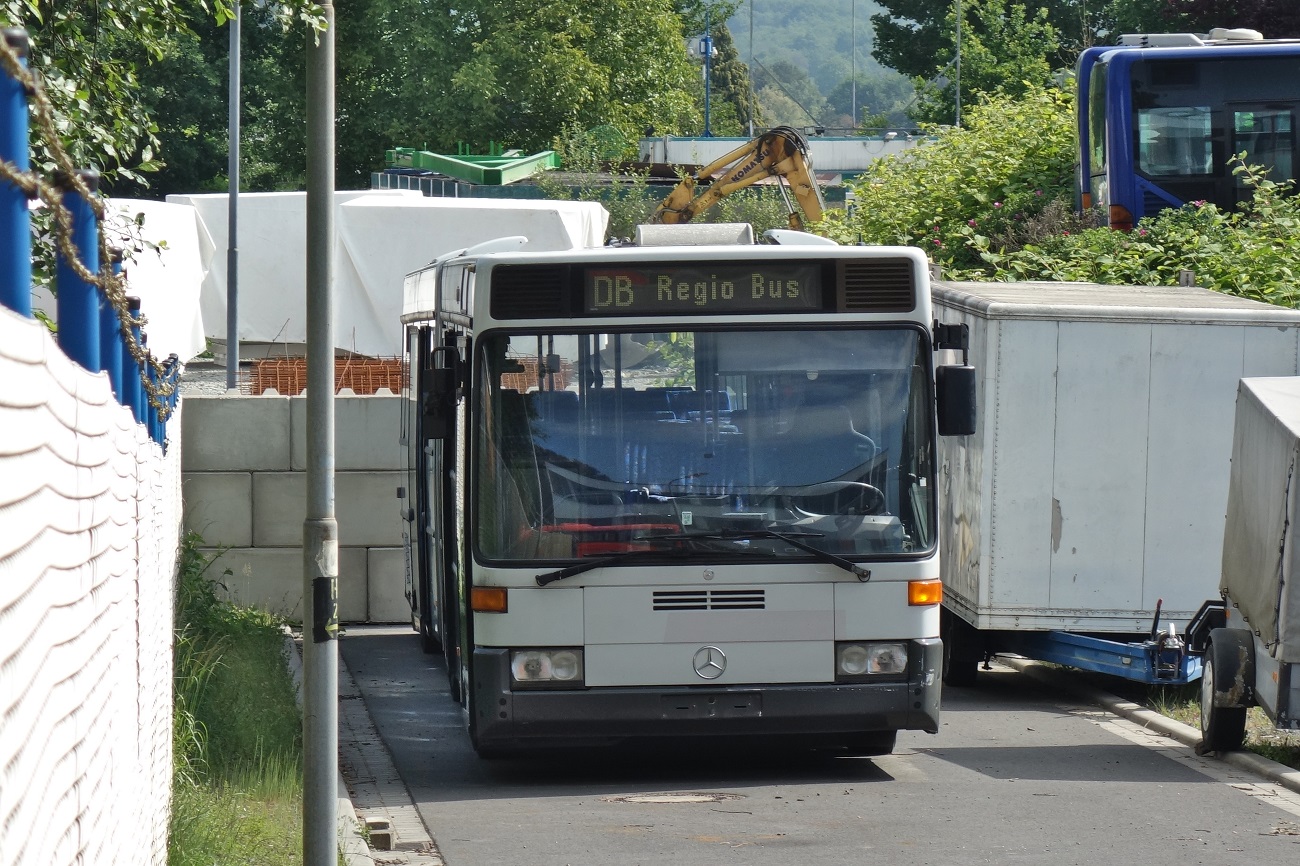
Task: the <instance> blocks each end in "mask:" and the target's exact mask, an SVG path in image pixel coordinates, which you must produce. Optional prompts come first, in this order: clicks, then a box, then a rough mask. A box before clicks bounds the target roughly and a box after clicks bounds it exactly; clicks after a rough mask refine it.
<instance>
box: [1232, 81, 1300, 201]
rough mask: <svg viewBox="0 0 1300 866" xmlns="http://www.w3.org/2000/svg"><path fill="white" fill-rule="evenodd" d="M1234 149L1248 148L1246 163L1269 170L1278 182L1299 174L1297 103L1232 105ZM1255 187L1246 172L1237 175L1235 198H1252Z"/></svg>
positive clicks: (1243, 149) (1271, 178)
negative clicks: (1296, 169) (1249, 183)
mask: <svg viewBox="0 0 1300 866" xmlns="http://www.w3.org/2000/svg"><path fill="white" fill-rule="evenodd" d="M1230 108H1231V111H1232V127H1231V129H1232V148H1231V152H1232V153H1234V154H1235V153H1241V152H1243V151H1245V154H1246V165H1259V166H1263V167H1264V168H1266V169H1267V170H1268V175H1267V176H1268V178H1269V180H1272V181H1274V182H1277V183H1281V182H1282V181H1285V180H1290V179H1292V178H1294V177H1295V176H1296V174H1295V167H1296V156H1297V154H1296V135H1295V128H1296V123H1295V120H1296V119H1295V109H1296V106H1295V104H1290V103H1267V104H1255V105H1232V106H1230ZM1252 195H1253V190H1252V189H1251V188H1250V186H1249V185H1248V184H1247V183H1246V181H1245V176H1244V175H1242V174H1238V175H1236V176H1235V201H1238V202H1241V201H1249V200H1250V198H1251V196H1252Z"/></svg>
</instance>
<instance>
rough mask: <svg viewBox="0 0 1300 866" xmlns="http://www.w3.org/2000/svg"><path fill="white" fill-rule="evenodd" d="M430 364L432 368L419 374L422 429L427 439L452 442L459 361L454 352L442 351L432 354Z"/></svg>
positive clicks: (445, 349)
mask: <svg viewBox="0 0 1300 866" xmlns="http://www.w3.org/2000/svg"><path fill="white" fill-rule="evenodd" d="M429 362H430V366H428V367H426V368H425V369H423V370H421V371H420V413H421V415H422V417H421V425H420V426H421V428H422V433H423V436H424V438H425V439H450V438H451V432H452V429H453V427H454V425H455V417H456V388H457V385H458V384H459V376H458V369H457V365H458V364H459V362H460V358H459V357H458V356H457V354H456V352H455V351H454V350H452V349H449V348H447V347H441V348H437V349H434V350H433V353H432V355H431V357H430V358H429Z"/></svg>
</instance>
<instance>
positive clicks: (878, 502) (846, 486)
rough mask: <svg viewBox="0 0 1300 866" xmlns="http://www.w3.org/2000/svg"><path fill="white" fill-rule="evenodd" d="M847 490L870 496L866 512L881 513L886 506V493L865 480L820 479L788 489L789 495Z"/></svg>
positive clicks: (864, 511) (865, 507)
mask: <svg viewBox="0 0 1300 866" xmlns="http://www.w3.org/2000/svg"><path fill="white" fill-rule="evenodd" d="M845 490H852V491H854V492H856V493H858V494H860V495H863V496H865V497H870V498H869V499H868V500H867V503H866V504H865V505H864V506H863V512H862V513H864V514H879V513H880V512H881V511H883V510H884V508H885V494H884V493H882V492H880V488H879V487H873V486H872V485H870V484H867V483H866V482H864V481H820V482H818V483H816V484H808V485H805V486H803V487H799V488H796V489H794V490H789V491H786V494H787V495H788V496H792V497H796V498H799V497H804V496H830V495H833V494H836V493H840V492H843V491H845Z"/></svg>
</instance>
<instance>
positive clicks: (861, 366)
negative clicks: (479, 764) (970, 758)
mask: <svg viewBox="0 0 1300 866" xmlns="http://www.w3.org/2000/svg"><path fill="white" fill-rule="evenodd" d="M671 228H674V229H675V228H678V227H671ZM682 228H685V229H690V228H691V227H689V226H687V227H682ZM671 234H672V233H671V232H669V235H670V236H671ZM784 234H786V239H787V241H788V240H790V238H791V236H790V235H789V234H788V233H784ZM403 321H404V323H405V327H406V335H407V347H408V351H409V361H410V371H411V375H410V388H409V391H408V398H409V399H408V401H407V402H406V404H405V405H406V406H407V410H408V411H407V413H406V420H405V422H404V426H405V436H406V441H407V444H408V446H409V456H410V463H409V467H410V479H409V486H408V487H407V488H406V490H407V491H409V492H407V493H406V496H407V499H406V501H405V502H404V505H403V507H404V508H405V509H406V512H405V513H406V516H407V520H408V521H409V523H408V526H409V533H408V554H409V556H408V581H407V593H408V598H409V599H410V602H411V607H412V621H413V624H414V625H415V626H416V628H418V630H419V632H420V634H421V637H422V641H423V643H424V646H425V649H426V650H427V651H429V652H440V653H441V654H442V655H443V657H444V658H445V660H446V664H447V673H448V678H449V682H450V686H451V692H452V695H453V696H454V697H455V698H456V699H457V700H459V701H460V702H461V703H462V704H463V705H464V707H465V708H466V710H467V717H468V722H469V728H470V734H471V737H472V740H473V742H474V745H475V748H476V749H477V750H478V751H479V752H480V754H483V755H495V754H501V753H511V752H513V753H519V752H526V751H528V750H531V749H535V748H540V747H550V746H564V745H588V744H600V743H612V742H616V741H622V740H628V739H637V738H670V737H705V738H707V737H715V738H721V737H725V738H728V740H729V741H734V740H735V739H736V738H740V737H746V736H752V737H768V738H774V739H777V740H781V741H786V742H789V743H791V744H804V745H808V746H811V747H814V748H825V749H836V750H842V751H845V752H848V753H853V754H881V753H887V752H888V751H890V749H892V747H893V744H894V740H895V736H896V732H897V731H898V730H900V729H913V730H924V731H930V732H934V731H937V729H938V725H939V697H940V675H941V666H942V646H941V644H940V641H939V603H940V600H941V598H940V597H941V589H940V581H939V560H938V556H939V550H938V544H937V541H936V538H937V533H936V531H935V522H936V520H937V506H936V502H935V494H936V481H935V472H936V466H935V451H936V449H935V437H936V436H937V435H943V434H964V433H967V432H969V430H970V429H971V427H972V425H973V417H974V411H975V408H974V399H975V398H974V387H975V376H974V370H973V368H971V367H970V366H968V365H966V364H965V358H964V357H961V358H960V361H961V363H952V364H948V365H936V353H937V352H939V351H940V350H944V349H946V350H955V349H957V348H959V347H960V345H961V339H960V338H961V335H962V333H963V329H962V328H961V327H951V328H950V327H946V326H940V325H938V324H937V323H935V322H934V321H932V319H931V312H930V293H929V285H928V276H927V266H926V261H925V259H924V257H923V256H922V254H921V253H920V252H919V251H916V250H913V249H908V248H901V247H898V248H895V247H874V248H873V247H840V246H835V245H811V244H808V245H803V244H797V245H789V244H785V245H777V244H752V243H750V244H740V245H709V246H672V245H665V246H649V245H642V246H623V247H607V248H602V249H582V250H572V251H567V252H535V253H534V252H528V251H527V249H526V241H525V239H523V238H505V239H502V240H500V241H493V242H489V243H487V244H484V245H480V246H479V247H476V248H473V249H470V250H468V251H463V252H460V253H456V254H451V255H449V256H444V257H443V258H441V259H439V260H438V261H437V262H436V263H434V264H433V265H431V266H429V267H428V268H426V269H424V270H421V271H419V272H416V273H413V274H411V275H409V276H408V277H407V280H406V286H405V312H404V315H403ZM939 357H940V358H941V359H944V358H947V359H950V360H953V361H957V360H959V359H958V356H957V353H956V352H955V351H949V352H948V354H946V355H943V356H939ZM937 409H938V412H937V413H936V410H937Z"/></svg>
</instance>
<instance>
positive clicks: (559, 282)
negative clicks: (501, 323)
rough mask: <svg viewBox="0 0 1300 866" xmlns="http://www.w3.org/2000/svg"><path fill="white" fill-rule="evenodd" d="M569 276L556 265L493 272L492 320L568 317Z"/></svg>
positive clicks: (517, 267)
mask: <svg viewBox="0 0 1300 866" xmlns="http://www.w3.org/2000/svg"><path fill="white" fill-rule="evenodd" d="M566 277H567V272H566V269H565V268H564V267H563V266H560V267H556V266H555V265H502V266H500V267H497V268H494V269H493V270H492V318H494V319H547V318H556V317H560V316H568V315H569V312H570V311H569V308H568V304H567V303H565V301H566V294H567V293H566V288H567V284H568V280H567V278H566Z"/></svg>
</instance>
